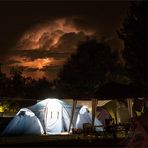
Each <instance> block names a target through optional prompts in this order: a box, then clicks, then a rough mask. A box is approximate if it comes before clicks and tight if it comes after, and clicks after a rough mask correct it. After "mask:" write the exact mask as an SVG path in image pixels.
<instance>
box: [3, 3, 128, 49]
mask: <svg viewBox="0 0 148 148" xmlns="http://www.w3.org/2000/svg"><path fill="white" fill-rule="evenodd" d="M128 5H129V2H94V1H93V2H31V1H30V2H1V4H0V20H1V23H0V32H1V34H0V43H1V44H0V46H1V49H2V47H3V49H4V48H8V47H11V46H12V45H14V44H15V43H16V41H17V39H18V38H19V37H20V36H21V34H22V33H23V32H25V30H27V29H28V28H30V27H31V26H33V25H35V24H38V23H39V22H43V21H46V20H52V19H54V18H59V17H69V16H70V17H71V16H80V17H82V18H84V20H85V21H82V20H78V19H77V21H76V24H77V25H78V26H79V27H80V28H81V27H82V28H83V26H84V27H86V28H90V27H91V26H92V28H93V29H97V30H99V31H100V30H101V32H104V31H105V32H112V30H110V29H113V30H114V29H116V28H115V27H118V25H119V23H120V22H121V20H122V19H123V16H124V15H125V12H126V10H127V6H128ZM86 21H87V22H86Z"/></svg>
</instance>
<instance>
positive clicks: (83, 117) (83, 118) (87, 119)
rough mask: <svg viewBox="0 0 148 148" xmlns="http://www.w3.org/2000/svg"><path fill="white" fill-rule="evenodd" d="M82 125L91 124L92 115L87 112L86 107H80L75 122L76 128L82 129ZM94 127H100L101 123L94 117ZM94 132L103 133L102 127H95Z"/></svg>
mask: <svg viewBox="0 0 148 148" xmlns="http://www.w3.org/2000/svg"><path fill="white" fill-rule="evenodd" d="M82 123H90V124H91V123H92V114H91V113H90V112H89V110H88V108H87V107H86V106H83V107H81V109H80V111H79V114H78V117H77V121H76V128H80V129H83V124H82ZM94 125H95V126H101V125H102V123H101V122H100V121H99V120H98V119H97V118H96V117H95V118H94ZM96 131H103V128H102V127H96Z"/></svg>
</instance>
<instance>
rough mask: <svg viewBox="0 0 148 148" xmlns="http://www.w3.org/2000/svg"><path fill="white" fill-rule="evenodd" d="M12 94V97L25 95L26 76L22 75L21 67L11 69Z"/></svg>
mask: <svg viewBox="0 0 148 148" xmlns="http://www.w3.org/2000/svg"><path fill="white" fill-rule="evenodd" d="M10 74H11V77H10V79H11V81H10V90H11V92H10V95H11V97H23V95H24V84H25V78H24V77H23V76H22V74H23V69H22V68H19V67H12V68H11V70H10Z"/></svg>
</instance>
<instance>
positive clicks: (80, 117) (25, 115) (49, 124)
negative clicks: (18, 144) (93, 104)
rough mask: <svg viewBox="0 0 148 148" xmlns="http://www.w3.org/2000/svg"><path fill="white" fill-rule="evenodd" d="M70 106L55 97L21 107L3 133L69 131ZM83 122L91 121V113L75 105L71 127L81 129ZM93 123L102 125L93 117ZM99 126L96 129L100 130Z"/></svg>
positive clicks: (57, 132)
mask: <svg viewBox="0 0 148 148" xmlns="http://www.w3.org/2000/svg"><path fill="white" fill-rule="evenodd" d="M71 114H72V106H71V105H69V104H67V103H65V102H63V101H61V100H59V99H55V98H49V99H45V100H43V101H40V102H38V103H37V104H35V105H33V106H30V107H28V108H23V109H21V110H20V111H19V112H18V113H17V114H16V116H15V117H14V118H13V120H12V121H11V122H10V123H9V124H8V126H7V127H6V129H5V130H4V134H9V133H10V134H33V135H34V134H36V135H42V134H46V135H50V134H60V133H61V132H65V131H69V126H70V120H71ZM84 123H92V115H91V114H90V113H89V112H88V109H87V108H86V107H83V106H78V105H77V106H76V107H75V113H74V114H73V120H72V123H71V129H72V128H80V129H83V124H84ZM95 125H97V126H98V125H102V124H101V122H100V121H99V120H97V119H95ZM102 130H103V129H102V128H100V129H98V131H102Z"/></svg>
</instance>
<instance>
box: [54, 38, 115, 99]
mask: <svg viewBox="0 0 148 148" xmlns="http://www.w3.org/2000/svg"><path fill="white" fill-rule="evenodd" d="M116 56H117V55H116V54H114V53H113V52H112V51H111V49H110V47H109V46H108V45H107V44H104V43H99V42H97V41H96V40H95V39H88V40H87V41H86V42H83V43H81V44H80V45H79V46H78V49H77V52H76V53H74V54H73V55H72V56H71V57H70V58H69V59H68V61H67V62H66V63H65V65H64V66H63V69H62V70H61V71H60V73H59V75H58V80H57V87H58V89H60V90H61V91H62V93H64V96H65V95H67V96H68V97H71V96H73V97H93V94H94V92H95V91H96V90H97V89H98V88H100V86H102V85H103V84H105V83H107V82H108V81H110V78H111V77H110V74H111V73H113V71H114V70H115V69H116V68H115V63H116V60H117V57H116Z"/></svg>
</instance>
